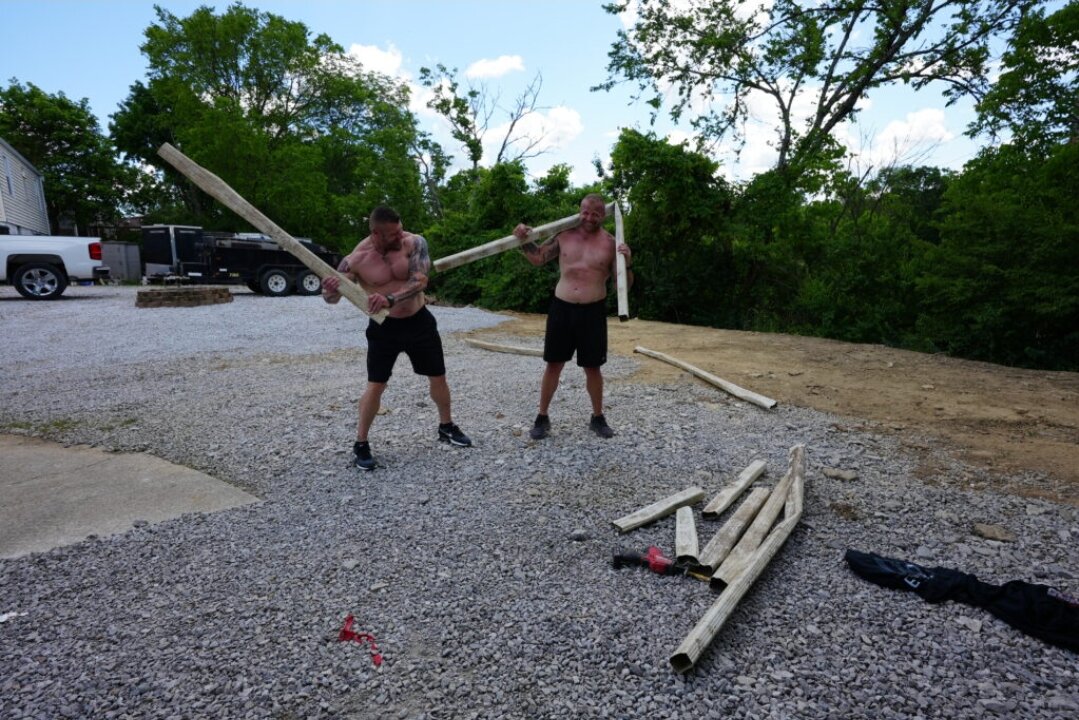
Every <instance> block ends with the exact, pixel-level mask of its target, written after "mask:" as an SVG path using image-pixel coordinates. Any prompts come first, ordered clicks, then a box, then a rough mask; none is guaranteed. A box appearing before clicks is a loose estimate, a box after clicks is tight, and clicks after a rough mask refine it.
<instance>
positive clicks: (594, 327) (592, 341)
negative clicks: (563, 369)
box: [543, 297, 607, 368]
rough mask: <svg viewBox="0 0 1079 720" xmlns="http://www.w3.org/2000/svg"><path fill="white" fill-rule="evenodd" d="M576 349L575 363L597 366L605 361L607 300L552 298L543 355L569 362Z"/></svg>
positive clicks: (548, 358) (548, 360) (549, 360)
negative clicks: (580, 301)
mask: <svg viewBox="0 0 1079 720" xmlns="http://www.w3.org/2000/svg"><path fill="white" fill-rule="evenodd" d="M574 351H576V352H577V365H579V366H580V367H587V368H590V367H599V366H600V365H602V364H603V363H605V362H607V301H606V300H597V301H596V302H594V303H581V304H578V303H568V302H566V301H565V300H559V299H558V298H557V297H554V298H551V308H550V310H548V311H547V335H546V337H545V338H544V340H543V359H544V360H545V361H547V362H569V359H570V358H571V357H573V353H574Z"/></svg>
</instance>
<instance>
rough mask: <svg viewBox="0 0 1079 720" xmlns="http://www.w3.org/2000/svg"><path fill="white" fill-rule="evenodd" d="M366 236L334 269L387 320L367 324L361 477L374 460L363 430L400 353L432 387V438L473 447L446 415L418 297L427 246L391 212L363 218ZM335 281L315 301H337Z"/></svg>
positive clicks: (436, 342)
mask: <svg viewBox="0 0 1079 720" xmlns="http://www.w3.org/2000/svg"><path fill="white" fill-rule="evenodd" d="M369 225H370V228H371V234H370V235H368V236H367V237H366V238H364V239H363V240H362V241H361V242H360V244H359V245H357V246H356V249H355V250H353V251H352V253H351V254H349V255H348V256H346V257H345V259H344V260H342V261H341V264H340V266H338V268H337V270H338V271H339V272H341V273H344V274H345V275H346V276H347V277H348V278H349V279H351V280H355V281H356V282H358V283H359V284H360V285H361V286H362V287H363V289H364V290H366V291H367V293H368V298H367V302H368V311H369V312H370V313H377V312H379V311H380V310H383V309H385V310H387V311H388V312H389V316H388V317H387V318H386V319H385V320H384V321H383V322H382V324H381V325H380V324H378V323H376V322H374V321H371V322H369V323H368V325H367V333H366V334H367V388H366V389H365V390H364V393H363V397H361V398H360V402H359V422H358V424H357V429H356V443H355V445H354V446H353V452H354V453H355V458H354V460H353V462H354V464H355V465H356V467H358V468H359V469H360V470H373V469H374V467H375V460H374V458H373V457H372V456H371V446H370V443H369V442H368V440H367V434H368V431H369V430H370V429H371V424H372V422H374V419H375V415H376V414H377V413H378V409H379V407H380V405H381V402H382V393H383V392H384V391H385V390H386V384H387V383H388V382H389V379H390V375H391V373H392V371H393V365H394V363H395V362H396V360H397V356H398V355H400V354H401V353H402V352H403V353H405V354H406V355H408V358H409V360H411V361H412V369H413V371H415V372H416V374H417V375H426V376H427V377H428V379H429V380H430V383H431V399H432V400H434V402H435V405H436V406H437V407H438V419H439V426H438V439H439V440H440V441H442V442H448V443H450V444H451V445H456V446H458V447H469V446H471V445H472V441H471V440H469V439H468V437H467V436H466V435H465V434H464V433H462V432H461V430H460V428H458V427H457V426H456V425H454V424H453V419H452V417H451V415H450V388H449V385H448V384H447V383H446V363H445V358H444V356H443V353H442V339H441V338H440V337H439V335H438V324H437V322H436V321H435V316H434V315H432V314H431V311H430V310H428V309H427V305H426V301H425V299H424V296H423V291H424V288H426V287H427V274H428V273H429V272H430V269H431V257H430V255H429V253H428V250H427V241H426V240H424V239H423V237H421V236H420V235H414V234H412V233H408V232H405V231H404V230H403V229H402V227H401V218H400V216H399V215H398V214H397V213H396V212H395V211H394V210H393V209H391V208H389V207H386V206H384V205H383V206H380V207H377V208H375V209H374V211H373V212H372V213H371V217H370V219H369ZM338 285H339V282H338V280H337V278H334V277H328V278H326V279H324V280H323V281H322V299H323V300H325V301H326V302H328V303H336V302H337V301H338V300H340V299H341V295H340V294H339V292H338Z"/></svg>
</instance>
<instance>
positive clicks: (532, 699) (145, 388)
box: [0, 287, 1079, 720]
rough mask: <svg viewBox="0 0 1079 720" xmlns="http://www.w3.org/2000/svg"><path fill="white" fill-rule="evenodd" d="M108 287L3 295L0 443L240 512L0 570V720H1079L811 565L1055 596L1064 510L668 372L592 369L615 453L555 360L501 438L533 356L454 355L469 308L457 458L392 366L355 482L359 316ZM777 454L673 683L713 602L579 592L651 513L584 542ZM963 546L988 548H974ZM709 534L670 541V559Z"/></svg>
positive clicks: (636, 586) (1065, 564)
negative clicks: (946, 576)
mask: <svg viewBox="0 0 1079 720" xmlns="http://www.w3.org/2000/svg"><path fill="white" fill-rule="evenodd" d="M135 291H136V289H135V288H130V287H72V288H70V289H69V290H68V293H67V294H66V295H65V296H64V298H63V299H61V300H59V301H56V302H39V303H33V302H27V301H22V300H19V299H17V296H16V294H15V292H14V290H13V289H12V288H9V287H4V288H0V327H2V328H3V334H4V342H3V344H2V348H0V353H2V356H3V367H4V373H3V379H2V380H0V432H19V433H24V434H31V435H35V436H39V437H43V438H48V439H52V440H57V441H61V442H65V443H87V444H91V445H96V446H98V447H102V448H105V449H108V450H115V451H118V452H136V451H142V452H149V453H153V454H154V455H157V456H160V457H162V458H165V459H167V460H170V461H172V462H176V463H182V464H185V465H188V466H190V467H193V468H196V469H199V470H202V471H203V472H206V473H209V474H211V475H214V476H215V477H217V478H220V479H222V480H224V481H227V482H230V483H233V484H235V485H237V486H239V487H241V488H243V489H245V490H248V491H249V492H252V493H254V494H256V495H258V496H259V497H260V498H262V499H263V500H264V502H262V503H260V504H257V505H253V506H248V507H244V508H240V509H237V510H232V511H225V512H221V513H217V514H214V515H209V516H200V515H194V514H192V515H185V516H183V517H181V518H179V519H177V520H174V521H170V522H167V523H163V524H159V525H147V526H143V527H139V528H137V529H135V530H132V531H131V532H128V533H126V534H124V535H121V536H116V537H110V538H98V539H88V540H86V541H85V542H82V543H79V544H78V545H75V546H71V547H67V548H61V549H57V550H54V551H52V552H48V553H41V554H37V555H33V556H29V557H24V558H20V559H17V560H4V561H0V615H3V614H4V613H9V612H19V613H26V614H25V615H22V616H16V617H11V618H9V619H7V620H6V621H5V622H2V623H0V717H2V718H24V717H26V718H57V717H86V718H127V717H131V718H144V717H147V718H149V717H153V718H157V717H160V718H208V717H209V718H280V719H284V718H313V717H327V718H328V717H344V718H432V719H434V718H470V717H471V718H498V717H505V718H565V717H571V716H574V717H582V718H626V717H647V718H688V717H697V718H771V717H774V718H792V717H798V718H918V717H920V718H948V719H949V720H960V719H962V718H983V717H986V716H989V717H1014V718H1039V719H1040V718H1074V717H1076V716H1077V714H1079V661H1077V657H1076V655H1074V654H1072V653H1069V652H1066V651H1064V650H1061V649H1057V648H1053V647H1051V646H1048V645H1045V644H1044V643H1042V642H1040V641H1038V640H1035V639H1032V638H1029V637H1026V636H1024V635H1022V634H1020V633H1019V632H1018V631H1016V630H1013V629H1011V628H1009V627H1008V626H1006V625H1004V624H1003V623H1002V622H1000V621H998V620H996V619H994V618H993V617H991V616H990V615H988V614H987V613H984V612H983V611H980V610H977V609H974V608H970V607H967V606H962V605H957V604H951V603H949V604H945V605H940V606H933V605H929V604H926V603H925V602H923V601H922V600H920V599H919V598H917V597H915V596H914V595H913V594H907V593H899V592H893V591H889V590H884V589H882V588H878V587H876V586H873V585H870V584H868V583H865V582H863V581H861V580H859V579H858V578H856V577H855V576H854V575H853V574H851V573H850V572H849V571H848V570H847V569H846V566H845V565H844V563H843V562H842V555H843V551H844V549H846V548H848V547H853V548H857V549H860V550H866V551H872V552H878V553H881V554H884V555H891V556H894V557H901V558H906V559H910V560H914V561H916V562H919V563H922V564H925V565H930V566H932V565H944V566H950V567H955V568H958V569H961V570H965V571H968V572H973V573H976V574H977V575H978V576H979V577H981V578H982V579H983V580H987V581H996V582H1005V581H1007V580H1012V579H1025V580H1031V581H1037V582H1043V583H1046V584H1051V585H1056V586H1058V587H1061V588H1062V589H1064V590H1066V591H1069V592H1071V593H1073V594H1075V593H1076V592H1077V591H1079V581H1077V578H1079V553H1076V551H1075V548H1076V545H1077V541H1079V514H1077V511H1076V508H1075V507H1073V506H1068V505H1058V504H1053V503H1049V502H1045V501H1040V500H1031V499H1028V498H1021V497H1016V496H1011V495H1002V494H996V493H993V492H989V491H985V490H979V491H971V490H969V489H966V490H964V489H962V488H964V487H968V486H967V485H965V484H964V483H962V482H959V479H960V478H972V477H975V476H977V474H978V473H981V472H983V471H981V470H976V469H972V468H969V467H965V466H961V465H956V464H954V462H953V461H951V460H947V459H945V458H941V461H940V466H939V468H938V470H939V477H938V478H936V480H938V481H943V480H948V481H949V482H932V481H931V482H928V483H927V482H926V481H924V480H919V479H915V478H914V477H912V469H913V466H914V459H913V458H910V457H908V456H906V455H905V454H904V453H903V451H902V449H901V448H899V447H898V446H897V445H896V443H895V442H894V441H893V440H891V439H889V438H886V437H881V436H875V435H871V434H866V433H861V432H856V431H844V430H842V429H840V428H837V427H835V426H834V425H833V424H834V423H835V422H836V418H833V417H830V416H828V415H825V414H822V413H819V412H815V411H811V410H806V409H802V408H796V407H783V406H780V407H778V408H777V409H775V410H773V411H770V412H768V411H763V410H760V409H758V408H756V407H754V406H751V405H746V404H744V403H741V402H738V401H735V400H733V399H732V398H730V397H728V396H726V395H723V394H720V393H718V392H716V391H713V390H711V389H709V388H707V387H705V386H703V385H701V384H699V383H697V382H696V381H692V380H690V379H688V378H687V379H683V380H682V381H680V382H677V383H674V384H669V385H662V386H648V385H639V384H634V383H629V382H626V381H625V378H626V377H627V376H628V375H629V373H630V372H631V371H632V369H633V368H634V367H635V363H637V362H652V361H650V360H647V359H644V358H641V359H633V358H624V357H613V358H612V361H611V362H610V363H609V365H608V368H607V376H608V379H609V383H608V387H607V390H608V392H607V396H608V406H609V409H608V410H607V417H608V419H609V421H610V422H611V424H612V426H613V427H614V428H615V429H616V430H617V431H618V433H619V434H618V435H617V437H615V438H614V439H613V440H610V441H602V440H600V439H598V438H595V437H594V436H592V435H591V433H590V432H589V431H588V429H587V427H586V422H587V418H588V404H587V400H586V396H585V392H584V387H583V376H582V375H581V373H580V372H579V371H577V370H576V369H575V368H568V369H567V372H566V374H565V375H564V378H563V387H562V388H561V390H560V391H559V394H558V395H557V397H556V399H555V403H554V406H553V407H552V412H551V416H552V422H553V433H552V435H551V437H550V438H548V439H547V440H545V441H543V442H541V443H532V442H530V441H529V440H528V439H527V429H528V427H529V425H530V422H531V419H532V417H533V416H534V413H535V402H536V394H537V392H538V383H539V374H540V370H541V362H540V360H539V359H538V358H533V357H525V356H515V355H503V354H496V353H489V352H485V351H482V350H478V349H474V348H471V347H470V346H468V345H466V344H465V343H464V342H462V340H461V339H460V336H456V335H453V334H452V333H455V332H461V331H467V330H470V329H475V328H480V327H487V326H491V325H494V324H497V323H499V322H500V320H501V318H500V317H499V316H498V315H495V314H492V313H488V312H484V311H481V310H476V309H472V308H441V307H439V308H433V311H434V313H435V315H436V317H437V318H438V322H439V325H440V328H441V329H442V331H443V335H444V342H445V345H446V350H447V366H448V373H449V380H450V386H451V388H452V390H453V393H454V415H455V420H456V421H457V422H458V424H459V425H461V427H462V428H463V429H464V430H465V431H466V432H467V433H469V434H470V435H471V436H472V438H473V440H474V441H475V444H476V446H475V447H474V448H472V449H451V448H448V447H446V446H443V445H440V444H439V443H437V442H436V440H435V428H436V424H437V418H436V414H435V409H434V406H433V404H432V402H431V401H430V399H429V398H428V397H427V394H426V381H425V380H424V379H422V378H417V377H415V376H413V375H412V374H411V370H410V368H409V366H408V363H407V361H406V360H403V359H402V360H400V361H399V362H398V366H397V373H396V375H395V376H394V378H393V380H392V381H391V384H390V388H389V390H388V391H387V393H386V395H385V397H384V403H385V404H386V406H387V410H388V412H387V413H386V414H385V415H383V416H381V417H379V418H378V419H377V421H376V424H375V427H374V429H373V431H372V447H373V450H374V452H375V454H376V457H377V458H378V459H379V461H380V462H381V463H382V467H381V468H380V469H378V470H377V471H376V472H374V473H372V474H368V475H360V474H358V473H357V472H356V471H355V470H354V469H353V468H351V467H350V465H349V459H350V452H351V441H352V438H353V435H354V432H355V430H354V428H355V400H356V399H357V398H358V397H359V395H360V393H361V392H362V389H363V383H364V370H363V367H364V366H363V361H364V350H363V346H362V344H363V335H362V328H363V325H364V323H365V322H366V321H365V320H363V319H361V316H360V315H359V314H358V313H356V312H355V311H354V310H353V309H352V308H350V307H348V306H347V304H344V303H343V304H341V305H339V306H336V307H331V306H327V305H325V304H323V303H322V302H321V301H320V300H319V299H318V298H298V297H291V298H277V299H271V298H263V297H260V296H256V295H253V294H250V293H248V292H247V291H245V290H235V301H234V302H233V303H230V304H226V305H216V306H209V307H200V308H159V309H136V308H135V306H134V295H135ZM506 341H507V342H513V343H516V344H533V345H536V346H538V345H539V342H540V340H539V339H538V338H510V337H507V338H506ZM656 349H657V350H661V351H662V350H663V348H656ZM796 443H805V444H806V445H807V448H808V449H807V458H808V468H809V471H808V473H807V497H806V511H805V515H804V516H803V520H802V523H801V524H800V526H799V528H798V529H797V530H796V531H795V533H794V535H793V536H792V537H791V539H790V540H789V541H788V543H787V544H786V546H785V547H784V548H783V549H782V550H781V551H780V553H779V555H778V556H777V557H776V559H775V561H774V562H773V564H772V565H771V567H770V568H769V569H768V570H767V571H766V572H765V574H764V575H763V576H762V577H761V579H760V581H759V582H758V583H757V585H756V587H755V588H754V589H753V590H752V591H751V592H750V594H749V595H748V596H747V597H746V598H745V600H744V601H743V603H742V605H741V606H740V608H739V609H738V611H737V612H736V613H735V615H734V616H733V618H732V620H731V623H730V624H729V625H728V626H727V627H726V628H724V629H723V631H722V632H721V633H720V635H719V637H718V638H717V640H716V642H715V643H714V644H713V645H712V647H711V649H710V651H709V652H708V653H706V654H705V656H704V657H703V658H702V660H701V662H700V663H699V664H698V666H697V668H696V669H695V670H694V671H692V672H691V673H689V674H688V675H686V676H680V675H676V674H675V673H674V672H672V671H671V669H670V667H669V665H668V662H667V657H668V656H669V654H670V653H671V652H672V651H673V650H674V648H675V647H676V646H677V645H678V643H679V642H680V641H681V640H682V638H683V637H684V636H685V634H686V633H687V632H688V631H689V630H690V629H691V628H692V627H693V625H694V624H695V623H696V622H697V620H698V619H699V618H700V616H701V615H702V614H703V613H704V611H705V610H706V609H707V608H708V606H709V605H710V604H711V603H712V601H713V599H714V596H712V595H711V594H710V592H709V591H708V590H707V587H706V586H704V585H703V584H701V583H698V582H696V581H693V580H690V579H685V578H672V577H660V576H657V575H654V574H651V573H648V572H645V571H643V570H636V569H623V570H614V569H612V568H611V565H610V556H611V552H612V550H614V549H615V548H618V547H626V548H633V549H637V550H642V549H644V548H645V547H647V546H648V545H649V544H652V543H655V544H658V545H660V546H661V547H664V548H665V549H666V550H668V552H670V551H671V550H673V548H672V545H673V537H674V526H673V517H672V518H670V519H667V520H664V521H661V522H659V523H656V524H655V525H653V526H650V527H646V528H642V529H641V530H638V531H635V532H633V533H630V534H628V535H627V536H624V537H618V536H616V533H615V531H614V530H613V529H612V528H611V525H610V521H611V520H612V519H614V518H616V517H618V516H620V515H622V514H625V513H627V512H629V511H632V510H635V509H637V508H639V507H640V506H642V505H645V504H647V503H650V502H652V501H653V500H655V499H657V498H660V497H663V496H665V495H667V494H669V493H671V492H673V491H676V490H679V489H682V488H684V487H686V486H688V485H691V484H702V485H703V486H704V487H705V489H706V490H708V492H709V494H711V493H714V492H715V491H718V489H719V488H720V487H721V486H722V485H723V484H725V483H726V482H728V481H729V480H730V479H732V478H733V477H734V476H735V475H736V474H737V472H738V471H740V470H741V469H742V468H743V467H745V466H746V465H748V464H749V462H750V461H752V460H753V459H754V458H758V457H760V458H764V459H766V460H767V461H768V464H769V465H768V472H767V474H766V476H765V482H767V483H769V484H771V483H774V482H775V481H776V480H777V479H778V478H779V476H780V475H781V474H782V472H783V469H784V468H785V465H786V457H787V449H788V448H789V447H790V446H791V445H793V444H796ZM826 466H827V467H837V468H844V469H850V470H855V471H857V473H858V475H859V477H858V479H857V480H854V481H843V480H836V479H830V478H827V477H825V476H824V475H823V474H822V473H821V469H822V468H823V467H826ZM699 507H700V506H698V510H699ZM975 522H986V523H995V524H999V525H1002V526H1004V527H1005V528H1007V529H1008V530H1010V531H1012V532H1013V533H1015V535H1016V536H1017V540H1016V541H1015V542H1011V543H1000V542H994V541H988V540H983V539H981V538H979V537H976V536H974V535H973V534H972V532H971V526H972V523H975ZM719 524H720V522H717V521H708V522H701V521H700V519H699V516H698V528H699V530H700V532H701V542H702V544H703V543H704V542H705V541H706V540H707V539H708V537H710V536H711V533H712V532H714V530H715V529H716V528H717V527H718V526H719ZM582 537H583V538H585V539H574V538H582ZM350 612H351V613H353V614H354V615H355V616H356V622H357V629H358V630H364V631H369V632H372V633H374V634H375V636H376V637H377V638H378V643H379V646H380V648H381V650H382V652H383V653H384V655H385V662H384V664H383V666H382V668H381V669H380V670H376V669H375V668H374V667H373V665H372V662H371V658H370V655H369V654H368V652H367V650H366V649H365V648H364V647H361V646H360V645H357V644H355V643H340V642H337V632H338V630H339V629H340V627H341V624H342V622H343V619H344V617H345V615H346V614H347V613H350Z"/></svg>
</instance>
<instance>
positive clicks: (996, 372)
mask: <svg viewBox="0 0 1079 720" xmlns="http://www.w3.org/2000/svg"><path fill="white" fill-rule="evenodd" d="M504 314H507V315H510V316H511V317H512V318H513V320H512V321H511V322H508V323H503V324H502V325H499V326H497V327H494V328H487V329H484V330H478V331H475V332H473V333H469V334H470V335H472V336H475V337H486V338H487V339H494V338H495V337H497V336H507V337H517V338H533V339H534V340H533V343H532V344H535V345H536V346H539V345H541V344H542V338H543V330H544V322H545V318H544V316H542V315H530V314H522V313H512V312H506V313H504ZM608 327H609V335H610V350H611V352H614V353H618V354H620V355H627V356H634V357H637V358H639V359H640V361H641V368H640V370H639V371H637V372H636V373H635V374H634V375H633V376H632V377H630V378H629V379H628V380H627V382H639V383H646V384H663V383H669V382H677V381H684V380H685V379H686V377H687V375H688V374H687V373H685V372H684V371H682V370H679V369H678V368H675V367H672V366H670V365H667V364H666V363H661V362H659V361H656V360H652V359H650V358H646V357H644V356H642V355H634V353H633V348H634V347H636V346H638V345H641V346H644V347H647V348H649V349H651V350H658V351H659V352H663V353H667V354H669V355H673V356H675V357H677V358H678V359H680V360H684V361H685V362H688V363H691V364H693V365H696V366H697V367H699V368H701V369H703V370H707V371H708V372H711V373H713V374H715V375H718V376H720V377H722V378H724V379H725V380H729V381H731V382H733V383H736V384H738V385H741V386H742V387H745V388H747V389H750V390H753V391H755V392H758V393H761V394H763V395H767V396H769V397H772V398H774V399H776V400H778V401H779V402H780V403H786V404H791V405H797V406H801V407H808V408H814V409H816V410H822V411H825V412H829V413H832V414H835V415H839V416H842V417H844V418H849V419H850V422H851V423H852V424H853V427H851V428H849V429H867V430H872V431H874V432H886V433H891V434H896V435H898V436H899V437H900V438H901V439H902V440H903V441H904V443H905V444H906V445H907V446H908V447H909V448H911V449H912V450H914V451H916V452H919V453H921V455H922V457H923V468H922V472H923V474H924V477H926V479H930V478H932V476H933V468H932V462H933V461H932V455H933V453H934V452H937V451H941V450H943V451H946V452H948V453H951V454H953V455H955V456H956V457H958V458H960V459H961V460H963V461H964V462H966V463H968V464H970V465H972V466H975V467H982V468H985V469H987V470H989V471H991V473H992V475H994V476H997V477H1003V476H1007V475H1008V474H1014V473H1017V472H1023V471H1033V472H1036V473H1044V474H1045V475H1046V482H1045V483H1044V484H1039V485H1038V486H1031V485H1029V484H1025V485H1022V486H1015V487H1012V488H1011V489H1012V490H1013V491H1015V492H1019V493H1022V494H1027V495H1037V496H1043V497H1047V498H1053V499H1059V500H1063V501H1065V502H1068V503H1071V504H1073V505H1079V373H1070V372H1047V371H1039V370H1023V369H1019V368H1011V367H1005V366H1002V365H993V364H990V363H983V362H974V361H970V360H959V359H956V358H949V357H945V356H940V355H927V354H924V353H916V352H910V351H907V350H896V349H894V348H889V347H884V346H882V345H856V344H852V343H845V342H839V341H837V340H827V339H823V338H812V337H798V336H793V335H778V334H769V333H755V332H742V331H735V330H717V329H714V328H702V327H692V326H687V325H674V324H669V323H660V322H651V321H646V320H631V321H629V322H626V323H619V322H618V321H617V320H616V319H612V320H611V321H610V322H609V325H608ZM537 381H538V379H537ZM717 392H718V391H717ZM839 429H847V428H842V427H840V428H839ZM1003 485H1004V486H1008V485H1007V483H1003Z"/></svg>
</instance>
